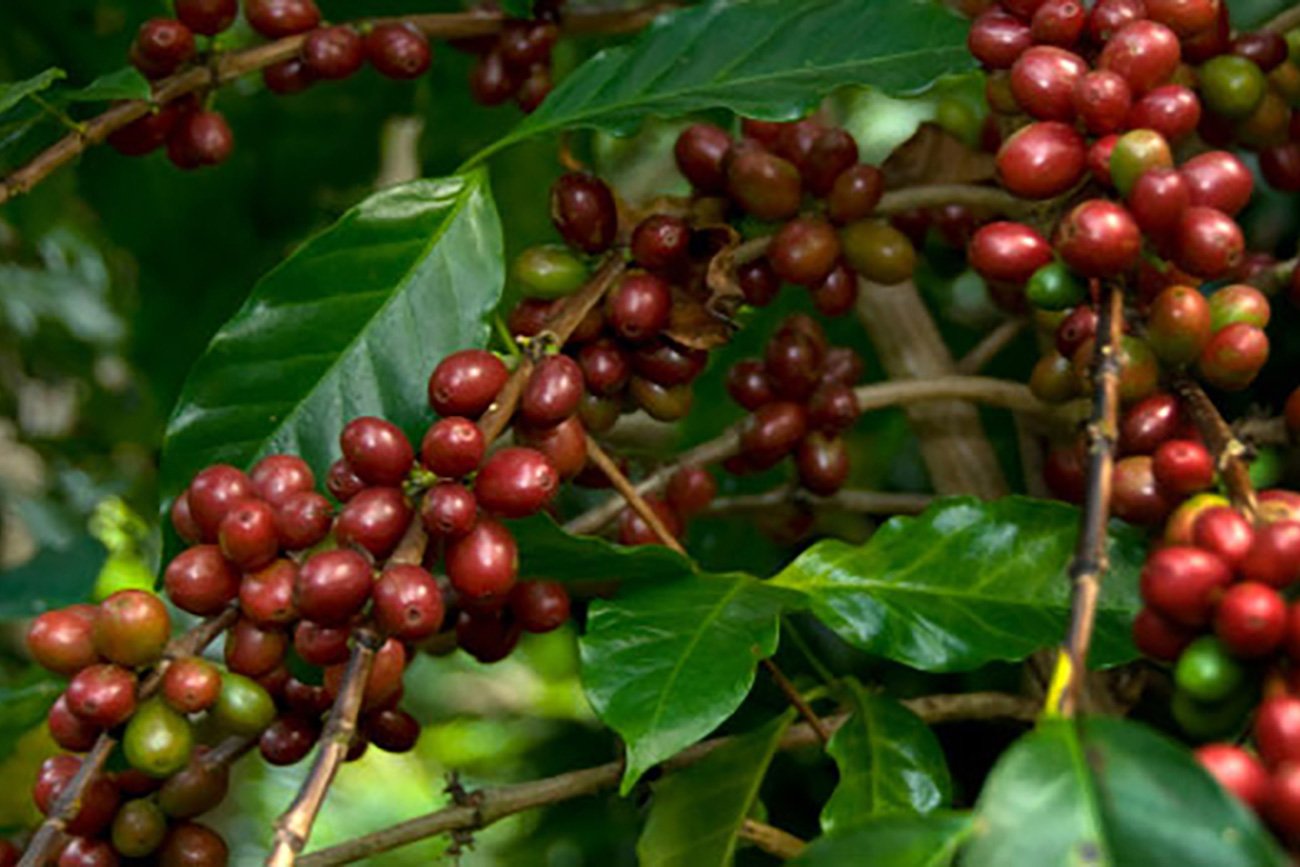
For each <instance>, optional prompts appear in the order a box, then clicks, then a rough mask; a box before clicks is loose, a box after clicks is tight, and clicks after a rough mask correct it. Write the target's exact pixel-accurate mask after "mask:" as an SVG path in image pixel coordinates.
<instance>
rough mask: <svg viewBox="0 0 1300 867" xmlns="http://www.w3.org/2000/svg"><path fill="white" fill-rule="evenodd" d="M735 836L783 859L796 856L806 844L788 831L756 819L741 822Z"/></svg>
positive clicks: (787, 859)
mask: <svg viewBox="0 0 1300 867" xmlns="http://www.w3.org/2000/svg"><path fill="white" fill-rule="evenodd" d="M736 836H737V837H739V838H740V839H742V840H747V841H749V842H750V843H753V844H754V845H755V846H757V847H758V848H759V849H762V850H763V851H764V852H766V853H767V854H769V855H772V856H773V857H776V858H780V859H781V860H783V861H789V860H790V859H791V858H798V857H799V855H800V854H801V853H802V852H803V850H804V848H805V847H806V846H807V845H808V844H807V843H805V842H804V841H803V840H800V839H799V838H798V837H796V836H795V835H793V834H791V833H790V832H789V831H782V830H781V829H780V828H777V827H775V826H773V825H769V824H767V823H766V822H760V821H758V820H757V819H746V820H745V821H744V822H741V824H740V830H739V831H737V832H736Z"/></svg>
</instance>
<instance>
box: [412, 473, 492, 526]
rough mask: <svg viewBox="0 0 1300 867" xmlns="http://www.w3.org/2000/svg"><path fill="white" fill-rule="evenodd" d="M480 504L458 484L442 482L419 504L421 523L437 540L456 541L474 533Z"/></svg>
mask: <svg viewBox="0 0 1300 867" xmlns="http://www.w3.org/2000/svg"><path fill="white" fill-rule="evenodd" d="M477 520H478V500H477V499H476V498H475V496H474V494H473V492H471V491H470V490H469V488H467V487H465V486H464V485H462V484H459V483H458V482H439V483H438V484H436V485H434V486H433V487H432V488H430V489H429V490H428V491H427V492H426V493H425V495H424V499H423V500H421V502H420V521H421V522H422V523H423V524H424V529H425V531H426V532H427V533H428V534H429V535H430V536H431V537H433V538H434V539H455V538H459V537H461V536H464V535H465V534H467V533H469V531H470V530H472V529H474V523H475V521H477Z"/></svg>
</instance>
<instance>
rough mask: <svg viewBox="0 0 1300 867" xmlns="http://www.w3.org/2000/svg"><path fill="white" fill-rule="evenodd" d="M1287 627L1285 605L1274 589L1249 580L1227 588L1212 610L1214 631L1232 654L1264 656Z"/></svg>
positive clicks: (1273, 647)
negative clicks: (1213, 611) (1214, 609)
mask: <svg viewBox="0 0 1300 867" xmlns="http://www.w3.org/2000/svg"><path fill="white" fill-rule="evenodd" d="M1286 629H1287V606H1286V602H1285V601H1284V600H1283V599H1282V596H1281V595H1280V594H1279V593H1278V592H1277V591H1276V590H1274V589H1273V588H1271V587H1267V586H1265V585H1263V584H1257V583H1254V582H1251V581H1246V582H1242V583H1240V584H1234V585H1233V586H1231V587H1229V588H1228V589H1227V591H1226V592H1224V594H1223V598H1222V599H1221V600H1220V601H1219V607H1218V608H1217V609H1216V611H1215V613H1214V631H1215V633H1216V634H1217V635H1218V636H1219V640H1220V641H1222V642H1223V644H1224V646H1225V647H1227V648H1228V650H1229V651H1230V652H1231V653H1232V654H1233V655H1234V656H1238V657H1242V658H1246V659H1255V658H1259V657H1262V656H1267V655H1268V654H1270V653H1272V652H1273V651H1274V650H1276V649H1277V648H1278V646H1279V645H1281V643H1282V638H1283V636H1284V635H1285V633H1286Z"/></svg>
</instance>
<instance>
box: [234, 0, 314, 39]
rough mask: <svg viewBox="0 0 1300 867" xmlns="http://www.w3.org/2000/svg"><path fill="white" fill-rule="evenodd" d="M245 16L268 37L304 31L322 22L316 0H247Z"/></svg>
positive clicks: (257, 29)
mask: <svg viewBox="0 0 1300 867" xmlns="http://www.w3.org/2000/svg"><path fill="white" fill-rule="evenodd" d="M244 17H246V18H247V19H248V23H249V24H250V25H251V26H252V28H253V29H254V30H256V31H257V32H258V33H260V34H262V35H263V36H265V37H267V38H268V39H279V38H281V37H282V36H292V35H294V34H295V33H304V32H306V31H308V30H311V29H312V28H313V27H315V26H316V25H317V24H319V23H320V10H319V9H317V8H316V3H315V0H245V2H244Z"/></svg>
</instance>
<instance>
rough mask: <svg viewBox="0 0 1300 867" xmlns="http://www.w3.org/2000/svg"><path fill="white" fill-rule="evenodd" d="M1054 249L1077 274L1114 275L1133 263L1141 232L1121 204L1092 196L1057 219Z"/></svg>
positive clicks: (1093, 275) (1125, 269) (1139, 249)
mask: <svg viewBox="0 0 1300 867" xmlns="http://www.w3.org/2000/svg"><path fill="white" fill-rule="evenodd" d="M1056 249H1057V252H1059V253H1060V254H1061V257H1062V258H1063V259H1065V261H1066V263H1067V264H1068V265H1069V266H1070V267H1071V268H1073V269H1074V270H1076V271H1078V272H1079V273H1080V274H1083V275H1085V276H1087V277H1100V278H1107V277H1115V276H1117V275H1119V274H1122V273H1124V272H1125V271H1127V270H1128V269H1130V268H1132V267H1133V266H1134V265H1136V264H1137V260H1138V254H1139V253H1140V252H1141V249H1142V233H1141V231H1140V230H1139V229H1138V227H1137V223H1135V222H1134V221H1133V217H1132V216H1131V215H1130V214H1129V213H1128V211H1127V210H1125V209H1124V208H1123V206H1121V205H1117V204H1115V203H1114V202H1109V201H1106V200H1104V199H1092V200H1090V201H1087V202H1084V203H1083V204H1081V205H1078V206H1077V207H1076V208H1075V209H1074V210H1072V211H1070V213H1069V214H1067V215H1066V216H1065V217H1064V218H1063V219H1062V220H1061V223H1060V225H1059V227H1058V229H1057V237H1056Z"/></svg>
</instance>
